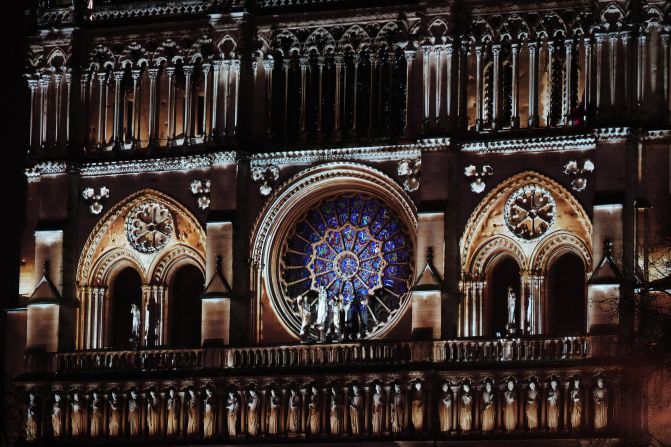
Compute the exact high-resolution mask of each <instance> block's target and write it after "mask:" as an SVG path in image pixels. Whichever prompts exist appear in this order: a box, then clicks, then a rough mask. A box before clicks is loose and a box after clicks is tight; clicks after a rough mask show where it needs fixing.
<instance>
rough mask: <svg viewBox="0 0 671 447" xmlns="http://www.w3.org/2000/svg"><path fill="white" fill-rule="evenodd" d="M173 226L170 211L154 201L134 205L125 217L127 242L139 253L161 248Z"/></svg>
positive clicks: (151, 251)
mask: <svg viewBox="0 0 671 447" xmlns="http://www.w3.org/2000/svg"><path fill="white" fill-rule="evenodd" d="M173 228H174V224H173V220H172V215H171V214H170V211H168V209H167V208H166V207H165V206H163V205H161V204H160V203H156V202H146V203H142V204H140V205H138V206H136V207H135V208H133V209H132V210H131V211H130V213H128V217H127V218H126V236H127V237H128V242H130V244H131V245H132V246H133V248H134V249H136V250H137V251H139V252H140V253H154V252H157V251H159V250H160V249H161V248H163V246H165V244H166V243H167V242H168V240H169V239H170V236H171V235H172V232H173Z"/></svg>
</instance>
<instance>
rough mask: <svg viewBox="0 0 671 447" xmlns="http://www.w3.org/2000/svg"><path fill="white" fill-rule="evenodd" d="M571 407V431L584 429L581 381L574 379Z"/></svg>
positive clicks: (570, 395)
mask: <svg viewBox="0 0 671 447" xmlns="http://www.w3.org/2000/svg"><path fill="white" fill-rule="evenodd" d="M570 386H571V388H570V390H569V399H570V400H569V405H570V418H569V419H570V422H571V430H580V428H581V427H582V413H583V406H584V404H583V401H582V396H581V392H580V379H578V378H577V377H575V378H573V380H571V382H570Z"/></svg>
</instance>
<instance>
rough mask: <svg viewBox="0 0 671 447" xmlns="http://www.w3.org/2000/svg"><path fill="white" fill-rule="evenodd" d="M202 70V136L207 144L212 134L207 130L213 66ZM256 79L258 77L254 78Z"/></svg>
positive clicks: (207, 65) (209, 65)
mask: <svg viewBox="0 0 671 447" xmlns="http://www.w3.org/2000/svg"><path fill="white" fill-rule="evenodd" d="M201 68H202V70H203V123H202V128H203V134H202V135H201V136H202V138H203V142H205V141H207V137H208V135H209V134H210V132H209V131H208V129H207V110H208V103H209V101H210V98H209V90H210V89H209V87H210V69H211V68H212V64H203V65H202V67H201ZM254 78H256V76H254Z"/></svg>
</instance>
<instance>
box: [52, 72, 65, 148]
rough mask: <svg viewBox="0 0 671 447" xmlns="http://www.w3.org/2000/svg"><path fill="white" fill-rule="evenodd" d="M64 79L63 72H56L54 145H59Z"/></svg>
mask: <svg viewBox="0 0 671 447" xmlns="http://www.w3.org/2000/svg"><path fill="white" fill-rule="evenodd" d="M62 80H63V75H62V74H61V73H56V74H54V90H55V94H56V110H55V112H56V113H55V114H54V115H56V116H55V117H54V118H55V121H56V123H55V125H54V145H55V146H58V143H59V135H58V131H59V130H60V127H61V96H62V95H61V81H62Z"/></svg>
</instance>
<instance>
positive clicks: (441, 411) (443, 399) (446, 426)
mask: <svg viewBox="0 0 671 447" xmlns="http://www.w3.org/2000/svg"><path fill="white" fill-rule="evenodd" d="M438 422H439V424H440V431H441V432H443V433H447V432H449V431H450V429H451V428H452V392H451V391H450V384H449V383H447V382H443V386H442V387H441V391H440V397H439V401H438Z"/></svg>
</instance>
